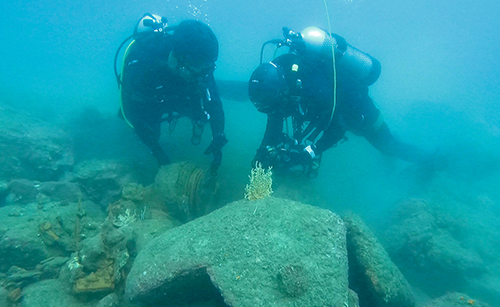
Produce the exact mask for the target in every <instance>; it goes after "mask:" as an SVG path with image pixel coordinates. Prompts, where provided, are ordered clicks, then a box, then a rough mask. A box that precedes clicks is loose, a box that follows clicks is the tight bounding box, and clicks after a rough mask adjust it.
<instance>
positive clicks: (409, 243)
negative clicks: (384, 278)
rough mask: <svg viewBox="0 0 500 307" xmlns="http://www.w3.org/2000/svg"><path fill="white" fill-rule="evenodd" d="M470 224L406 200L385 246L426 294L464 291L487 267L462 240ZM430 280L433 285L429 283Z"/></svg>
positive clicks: (420, 202)
mask: <svg viewBox="0 0 500 307" xmlns="http://www.w3.org/2000/svg"><path fill="white" fill-rule="evenodd" d="M469 225H470V223H464V221H463V220H459V219H455V218H453V217H451V216H450V215H449V213H448V212H446V211H444V210H441V209H439V206H438V205H435V204H433V203H432V202H429V201H427V200H423V199H407V200H405V201H403V202H402V203H400V204H399V207H398V209H397V211H396V212H395V214H394V216H393V219H392V221H391V226H390V227H389V228H388V229H387V231H386V235H385V240H386V247H387V250H388V252H389V253H390V254H391V256H392V257H393V259H394V261H395V262H396V263H400V264H401V265H402V266H401V268H402V270H403V271H404V272H405V274H406V275H408V276H409V278H411V279H412V280H414V281H416V282H418V286H419V287H420V288H422V289H423V290H425V291H426V292H428V293H429V294H431V295H433V296H437V295H441V294H443V293H446V292H447V291H454V290H459V291H464V290H466V287H467V284H468V282H467V279H469V278H477V277H480V276H481V275H482V274H483V273H484V271H485V268H486V265H485V263H484V261H483V259H482V257H481V256H480V255H479V253H478V252H477V251H476V250H474V248H472V244H467V241H466V240H465V239H466V238H467V237H468V234H467V233H468V231H469V229H468V228H466V227H470V226H469ZM481 235H482V234H477V240H482V238H481ZM429 279H431V280H433V281H434V282H433V283H432V284H430V283H428V282H427V280H429Z"/></svg>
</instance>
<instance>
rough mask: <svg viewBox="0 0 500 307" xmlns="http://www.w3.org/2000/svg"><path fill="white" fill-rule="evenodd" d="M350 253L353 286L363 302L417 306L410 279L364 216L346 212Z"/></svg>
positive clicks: (379, 305)
mask: <svg viewBox="0 0 500 307" xmlns="http://www.w3.org/2000/svg"><path fill="white" fill-rule="evenodd" d="M344 222H345V225H346V229H347V250H348V254H349V282H350V284H349V286H350V287H351V288H352V289H353V290H354V291H356V292H357V293H358V295H359V299H360V304H361V306H372V307H414V306H415V298H414V297H413V293H412V290H411V288H410V285H409V284H408V282H407V280H406V279H405V278H404V276H403V274H402V273H401V271H400V270H399V269H398V267H396V265H395V264H394V263H393V262H392V260H391V258H390V257H389V255H388V254H387V252H386V251H385V249H384V248H383V246H382V244H380V242H379V241H378V240H377V238H376V237H375V235H374V234H373V232H372V231H371V230H370V229H369V228H368V226H367V225H366V224H365V223H364V222H363V220H362V219H361V218H360V217H359V216H357V215H355V214H353V213H350V214H348V215H346V216H344Z"/></svg>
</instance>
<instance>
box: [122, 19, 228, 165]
mask: <svg viewBox="0 0 500 307" xmlns="http://www.w3.org/2000/svg"><path fill="white" fill-rule="evenodd" d="M130 39H133V40H132V42H131V43H130V44H129V45H128V47H127V49H126V51H125V54H124V59H123V68H122V73H121V75H119V74H118V72H117V68H116V59H117V57H118V54H119V52H120V49H121V48H122V47H123V46H124V44H125V43H126V42H128V41H129V40H130ZM218 54H219V44H218V40H217V38H216V36H215V34H214V33H213V32H212V30H211V29H210V28H209V27H208V26H207V25H205V24H204V23H202V22H200V21H197V20H184V21H182V22H180V23H179V24H178V25H177V26H171V27H170V26H167V20H166V18H164V17H160V16H157V15H152V14H146V15H144V16H143V17H142V18H141V19H140V20H139V22H138V23H137V25H136V27H135V30H134V34H133V35H132V36H131V37H129V38H127V39H126V40H125V41H124V42H123V43H122V44H121V45H120V47H119V48H118V51H117V53H116V55H115V75H116V78H117V81H118V85H119V88H120V94H121V105H120V111H119V116H121V117H122V118H123V119H124V120H125V121H126V122H127V124H129V125H130V126H131V127H133V129H134V130H135V133H136V134H137V136H138V137H139V139H140V140H141V141H142V142H143V143H144V144H145V145H147V146H148V147H149V149H150V150H151V152H152V154H153V156H154V157H155V158H156V160H157V162H158V164H159V165H160V166H161V165H165V164H168V163H170V159H169V158H168V156H167V154H166V153H165V151H164V150H163V148H162V147H161V146H160V143H159V139H160V131H161V124H162V122H164V121H166V122H168V123H169V126H170V127H171V128H172V127H175V123H176V122H177V120H178V119H179V118H180V117H188V118H190V119H191V121H192V123H193V135H192V138H191V143H192V144H193V145H198V144H199V143H200V142H201V135H202V133H203V130H204V126H205V124H206V123H210V127H211V130H212V142H211V144H210V145H209V146H208V148H207V149H206V150H205V154H206V155H208V154H213V161H212V163H211V166H210V172H211V173H212V174H215V173H216V172H217V170H218V168H219V166H220V164H221V159H222V151H221V149H222V147H223V146H224V145H225V144H226V143H227V139H226V136H225V134H224V122H225V118H224V111H223V108H222V102H221V99H220V97H219V93H218V90H217V86H216V84H215V79H214V75H213V72H214V70H215V68H216V66H215V61H216V60H217V58H218Z"/></svg>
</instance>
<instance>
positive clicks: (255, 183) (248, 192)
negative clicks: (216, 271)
mask: <svg viewBox="0 0 500 307" xmlns="http://www.w3.org/2000/svg"><path fill="white" fill-rule="evenodd" d="M271 169H272V168H271V167H269V168H268V169H267V170H266V169H263V168H262V164H261V163H259V162H257V163H256V164H255V167H254V168H252V172H251V175H250V176H249V177H250V184H247V186H246V187H245V198H246V199H248V200H256V199H261V198H264V197H266V196H269V195H271V193H273V189H272V185H273V178H272V175H273V172H272V171H271Z"/></svg>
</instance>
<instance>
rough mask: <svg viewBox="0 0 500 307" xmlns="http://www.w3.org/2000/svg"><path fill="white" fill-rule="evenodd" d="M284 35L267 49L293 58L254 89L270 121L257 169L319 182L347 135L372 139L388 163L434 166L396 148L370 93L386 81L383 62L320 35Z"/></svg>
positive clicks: (267, 66) (260, 76) (267, 71)
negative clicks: (327, 155)
mask: <svg viewBox="0 0 500 307" xmlns="http://www.w3.org/2000/svg"><path fill="white" fill-rule="evenodd" d="M283 32H284V35H285V40H271V41H268V42H266V43H265V44H264V46H265V45H266V44H268V43H274V44H276V45H277V46H278V48H279V47H281V46H287V47H289V48H290V52H289V53H286V54H283V55H281V56H278V57H277V58H275V59H274V60H273V61H271V62H270V63H263V64H261V65H260V66H259V67H258V68H257V69H256V70H255V71H254V72H253V74H252V76H251V78H250V82H249V95H250V99H251V100H252V102H253V103H254V105H255V107H256V108H257V109H258V110H259V111H260V112H263V113H266V114H267V115H268V119H267V127H266V132H265V134H264V138H263V140H262V143H261V145H260V147H259V148H258V150H257V154H256V156H255V158H254V160H253V162H252V163H253V164H254V165H255V163H256V162H260V163H262V165H263V167H269V166H272V167H274V170H276V171H278V172H287V171H290V170H292V171H298V172H299V173H304V174H306V175H308V176H309V177H316V176H317V172H318V168H319V166H320V163H321V156H322V154H323V152H324V151H325V150H327V149H329V148H331V147H333V146H335V145H336V144H337V143H338V142H339V141H340V140H342V139H343V138H345V136H344V135H345V132H346V131H352V132H354V133H355V134H357V135H361V136H363V137H365V138H366V139H367V140H368V141H369V142H370V143H371V144H372V145H373V146H374V147H375V148H377V149H378V150H379V151H381V152H382V153H384V154H387V155H391V156H396V157H398V158H401V159H403V160H406V161H410V162H426V161H428V160H429V159H430V158H431V155H429V154H428V153H425V152H424V151H422V150H420V149H418V148H417V147H415V146H412V145H409V144H405V143H402V142H400V141H398V140H396V139H395V138H394V136H393V135H392V134H391V132H390V130H389V128H388V126H387V124H386V123H385V122H384V120H383V118H382V116H381V114H380V110H379V109H378V107H377V106H376V105H375V103H374V102H373V100H372V99H371V98H370V96H369V94H368V86H369V85H371V84H373V83H374V82H375V81H376V80H377V79H378V77H379V75H380V63H379V62H378V61H377V60H376V59H374V58H373V57H371V56H370V55H368V54H366V53H363V52H361V51H359V50H358V49H356V48H354V47H352V46H351V45H349V44H347V43H346V41H345V40H344V39H343V38H342V37H340V36H338V35H335V34H332V35H329V34H328V33H326V32H325V31H323V30H320V29H318V28H314V27H311V28H307V29H305V30H304V31H303V32H302V33H294V32H293V31H291V30H289V29H287V28H284V29H283ZM332 45H333V48H332ZM264 46H263V48H262V50H264ZM333 53H335V61H333V59H332V58H333V57H332V54H333ZM261 58H262V55H261ZM261 62H262V61H261ZM334 66H335V69H334ZM334 92H336V95H334Z"/></svg>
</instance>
